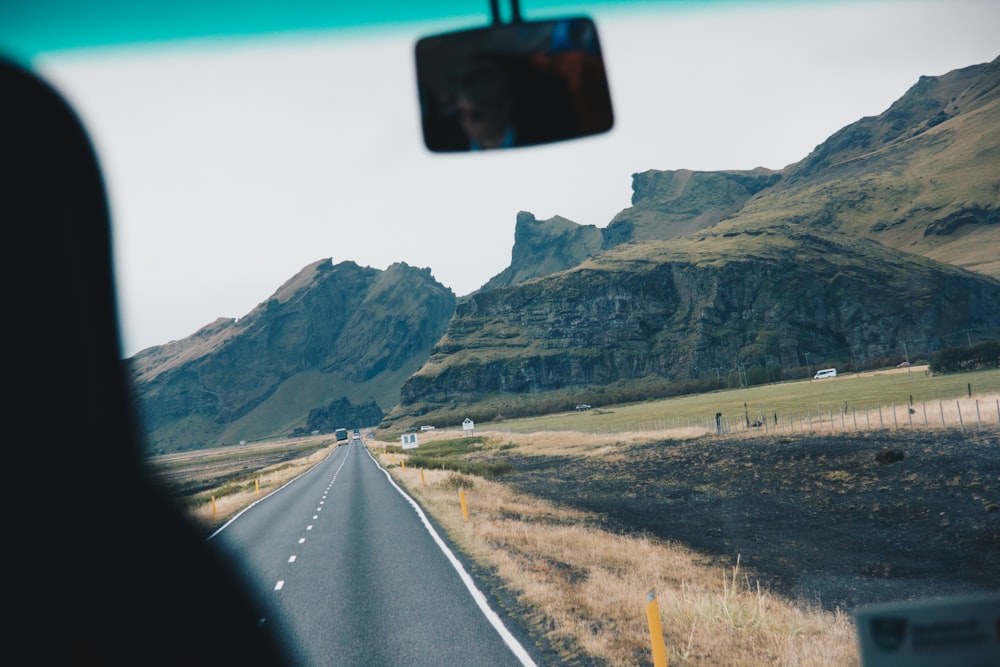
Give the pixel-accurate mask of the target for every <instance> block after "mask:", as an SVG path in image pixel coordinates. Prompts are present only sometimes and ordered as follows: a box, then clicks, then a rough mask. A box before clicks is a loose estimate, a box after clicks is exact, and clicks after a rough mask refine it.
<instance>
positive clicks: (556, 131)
mask: <svg viewBox="0 0 1000 667" xmlns="http://www.w3.org/2000/svg"><path fill="white" fill-rule="evenodd" d="M416 66H417V90H418V93H419V97H420V100H419V101H420V115H421V120H422V124H423V133H424V144H425V145H426V146H427V148H428V149H429V150H431V151H433V152H438V153H441V152H460V151H470V150H484V149H491V148H513V147H518V146H535V145H539V144H547V143H552V142H556V141H564V140H568V139H577V138H580V137H587V136H591V135H595V134H601V133H603V132H607V131H608V130H610V129H611V127H612V126H613V124H614V116H613V114H612V110H611V93H610V90H609V88H608V80H607V75H606V73H605V70H604V59H603V57H602V55H601V47H600V43H599V41H598V38H597V27H596V26H595V25H594V22H593V21H592V20H591V19H589V18H586V17H572V18H561V19H555V20H546V21H521V20H517V21H515V22H512V23H508V24H494V25H492V26H489V27H484V28H474V29H472V30H463V31H459V32H451V33H445V34H441V35H433V36H431V37H425V38H423V39H421V40H420V41H418V42H417V45H416Z"/></svg>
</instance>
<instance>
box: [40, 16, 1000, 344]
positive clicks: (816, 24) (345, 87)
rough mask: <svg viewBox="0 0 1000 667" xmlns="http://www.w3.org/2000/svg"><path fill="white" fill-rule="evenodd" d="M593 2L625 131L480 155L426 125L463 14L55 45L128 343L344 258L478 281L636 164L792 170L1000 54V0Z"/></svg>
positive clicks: (595, 216) (51, 59)
mask: <svg viewBox="0 0 1000 667" xmlns="http://www.w3.org/2000/svg"><path fill="white" fill-rule="evenodd" d="M589 13H590V14H591V15H592V16H593V17H594V19H595V21H596V22H597V25H598V29H599V31H600V35H601V41H602V46H603V48H604V52H605V59H606V62H607V65H608V70H609V77H610V81H611V87H612V95H613V99H614V107H615V115H616V126H615V129H614V130H612V132H610V133H609V134H607V135H604V136H601V137H596V138H591V139H586V140H581V141H579V142H573V143H568V144H560V145H555V146H550V147H540V148H533V149H522V150H517V151H509V152H503V153H486V154H480V155H432V154H429V153H427V152H426V150H425V149H424V148H423V143H422V140H421V137H420V130H419V124H418V116H417V108H416V92H415V86H414V81H413V79H414V72H413V62H412V50H413V44H414V42H415V40H416V38H417V37H419V36H420V35H422V34H427V33H430V32H435V31H438V30H439V29H441V28H444V27H448V28H453V27H456V26H454V25H448V26H442V25H441V24H436V25H430V24H428V25H416V26H414V25H411V26H407V27H405V28H401V29H398V30H396V31H394V32H391V31H387V30H385V29H382V30H380V31H378V32H375V31H371V30H368V31H349V32H347V31H337V32H329V33H308V34H298V35H285V36H283V37H280V38H278V37H271V38H258V39H256V40H245V41H234V40H228V41H225V42H218V43H213V42H209V41H198V42H187V43H185V44H183V45H172V46H160V47H157V48H152V47H145V48H141V49H136V48H131V49H126V48H121V47H119V48H105V49H101V50H91V51H86V52H82V51H77V52H64V53H58V54H49V55H46V56H44V57H41V58H39V59H38V60H37V61H36V66H37V68H38V69H39V70H40V71H41V72H42V73H43V75H45V76H47V77H48V78H49V80H50V81H52V82H53V83H54V84H55V85H56V86H57V88H59V89H60V90H61V91H62V92H63V93H64V94H65V95H66V96H67V97H68V98H69V100H70V101H71V103H73V104H74V105H75V106H76V108H77V110H78V111H79V112H80V114H81V116H82V118H83V120H84V123H85V125H87V127H88V128H89V130H90V132H91V134H92V138H93V140H94V143H95V144H96V147H97V151H98V155H99V157H100V159H101V162H102V167H103V169H104V173H105V177H106V181H107V187H108V194H109V197H110V201H111V208H112V215H113V221H114V222H113V224H114V230H113V231H114V239H115V254H116V260H115V261H116V270H117V277H118V297H119V303H120V307H121V311H122V328H123V337H124V347H125V349H124V352H125V354H126V355H129V356H131V355H132V354H134V353H135V352H137V351H139V350H141V349H144V348H146V347H149V346H152V345H158V344H163V343H166V342H168V341H170V340H174V339H180V338H183V337H185V336H188V335H190V334H192V333H194V332H195V331H196V330H197V329H199V328H200V327H201V326H203V325H205V324H207V323H209V322H211V321H212V320H214V319H215V318H217V317H241V316H243V315H245V314H246V313H248V312H249V311H250V310H251V309H253V308H254V307H255V306H256V305H257V304H258V303H260V302H261V301H264V300H266V299H267V298H268V297H269V296H270V295H271V294H272V293H273V292H274V291H275V290H276V289H277V288H278V287H279V286H280V285H281V284H282V283H283V282H284V281H285V280H287V279H288V278H290V277H291V276H293V275H294V274H295V273H296V272H298V271H299V270H300V269H301V268H303V267H304V266H305V265H307V264H309V263H311V262H314V261H316V260H318V259H322V258H324V257H332V258H333V260H334V262H340V261H344V260H353V261H355V262H357V263H358V264H361V265H363V266H372V267H375V268H379V269H384V268H386V267H387V266H388V265H390V264H392V263H393V262H397V261H402V262H406V263H408V264H411V265H414V266H419V267H430V268H431V269H432V271H433V274H434V276H435V277H436V278H437V279H438V280H439V281H440V282H441V283H443V284H444V285H446V286H448V287H450V288H451V289H452V290H454V291H455V293H456V294H457V295H459V296H461V295H465V294H468V293H469V292H472V291H473V290H475V289H477V288H478V287H480V286H481V285H482V284H483V283H485V282H486V281H487V280H489V279H490V278H491V277H492V276H494V275H496V274H497V273H499V272H500V271H501V270H503V269H504V268H505V267H506V266H507V265H508V263H509V261H510V251H511V247H512V246H513V241H514V219H515V216H516V214H517V212H518V211H520V210H525V211H530V212H532V213H534V214H535V215H536V216H537V217H538V218H539V219H544V218H548V217H551V216H553V215H562V216H564V217H567V218H570V219H571V220H574V221H576V222H578V223H581V224H594V225H598V226H601V227H603V226H605V225H606V224H607V223H608V222H609V221H610V219H611V218H612V217H613V216H614V215H615V214H616V213H618V212H619V211H621V210H622V209H624V208H626V207H628V206H629V204H630V197H631V175H632V174H633V173H635V172H640V171H644V170H647V169H681V168H687V169H694V170H717V169H751V168H753V167H756V166H764V167H770V168H774V169H779V168H781V167H784V166H786V165H787V164H790V163H792V162H796V161H798V160H800V159H802V158H803V157H805V155H806V154H807V153H808V152H809V151H810V150H812V149H813V148H814V147H815V146H816V145H817V144H819V143H820V142H822V141H823V140H825V139H826V138H827V137H828V136H829V135H830V134H832V133H833V132H835V131H836V130H838V129H840V128H841V127H843V126H845V125H847V124H849V123H851V122H854V121H856V120H858V119H859V118H861V117H863V116H871V115H875V114H878V113H880V112H882V111H884V110H885V109H886V108H887V107H888V106H889V105H890V104H891V103H892V102H893V101H894V100H896V99H897V98H898V97H900V96H901V95H902V94H903V93H904V92H905V91H906V90H907V89H908V88H909V87H910V86H911V85H912V84H913V83H915V82H916V80H917V78H918V77H919V76H920V75H923V74H928V75H939V74H944V73H946V72H948V71H950V70H952V69H955V68H959V67H965V66H967V65H973V64H977V63H982V62H988V61H991V60H993V59H994V58H996V57H997V56H998V55H1000V38H998V35H1000V3H998V2H996V1H995V0H975V1H971V0H933V1H926V2H920V1H916V2H913V1H911V2H901V1H875V0H867V1H864V2H855V1H840V2H831V3H829V4H827V5H815V4H813V5H808V6H796V5H794V4H787V3H775V4H771V3H767V4H764V3H762V4H759V5H756V6H754V7H752V8H746V7H744V8H740V7H739V6H731V7H728V8H726V9H725V11H721V10H719V9H698V8H697V7H695V6H686V7H683V8H681V7H673V8H671V7H669V6H662V7H661V8H659V9H655V10H653V9H650V8H649V6H646V7H645V9H644V11H643V12H642V13H640V12H639V11H637V10H627V9H621V8H618V9H616V10H613V11H611V12H608V13H602V12H599V11H591V12H589ZM528 16H529V18H531V15H530V14H529V15H528Z"/></svg>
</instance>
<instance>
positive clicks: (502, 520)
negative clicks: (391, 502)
mask: <svg viewBox="0 0 1000 667" xmlns="http://www.w3.org/2000/svg"><path fill="white" fill-rule="evenodd" d="M491 435H496V436H498V437H501V438H504V439H513V438H515V437H516V438H517V439H518V440H522V439H523V440H524V441H525V442H524V444H522V445H521V446H522V447H523V448H524V449H525V450H526V451H527V450H530V449H532V448H535V449H545V450H546V451H547V452H548V453H552V452H553V451H563V452H568V451H572V452H573V453H575V454H580V453H587V452H588V448H589V451H592V452H596V451H597V448H598V447H599V445H598V444H597V443H598V441H597V440H595V441H594V442H584V441H582V440H581V439H579V438H576V437H574V438H573V439H572V441H573V444H569V443H568V442H567V440H566V438H565V435H564V436H563V438H562V439H561V440H558V439H556V440H553V441H551V442H545V441H543V439H549V438H554V437H555V435H554V434H546V435H544V436H543V435H541V434H538V437H537V438H536V439H535V440H534V441H533V442H530V443H529V442H527V441H528V440H531V438H530V437H528V436H517V435H515V434H491ZM648 435H649V434H642V436H643V437H645V436H648ZM508 436H509V437H508ZM603 442H604V443H605V444H606V442H607V441H606V439H605V440H604V441H603ZM402 460H405V456H402V455H400V454H398V453H393V454H389V455H383V461H382V462H383V464H384V465H387V466H388V467H389V469H390V471H391V473H392V474H393V475H394V476H395V478H396V479H398V480H399V481H400V482H401V483H402V484H403V485H404V486H405V487H406V488H407V489H408V491H409V492H410V493H411V494H412V495H413V496H414V497H415V498H417V499H418V500H419V502H420V503H421V504H422V505H423V506H424V508H425V509H426V510H427V511H428V512H429V513H430V514H431V515H432V516H434V517H435V519H436V520H437V521H438V523H439V524H441V526H442V527H443V528H444V530H446V531H447V533H448V534H449V536H450V537H451V539H452V540H453V541H454V542H455V543H456V544H457V545H458V546H459V548H461V549H462V550H463V551H464V552H466V553H467V554H468V555H469V556H470V557H471V558H473V559H474V560H476V561H477V562H479V563H481V564H483V565H486V566H489V567H492V568H493V569H495V571H496V573H497V575H498V576H499V577H500V578H501V579H502V580H503V581H504V582H505V583H506V585H507V586H508V587H509V588H510V589H511V590H512V591H515V592H516V594H517V595H518V596H519V598H520V600H521V602H522V603H523V604H525V605H526V606H528V607H529V608H531V609H533V610H534V611H535V613H536V615H537V616H536V618H535V621H536V622H537V623H538V624H539V625H540V627H542V628H545V629H546V630H547V632H548V634H549V636H550V638H551V639H552V640H553V644H554V645H556V646H565V647H572V646H577V647H579V648H580V649H582V650H583V651H585V652H586V653H587V654H589V655H591V656H594V657H597V658H600V659H602V660H604V661H606V662H607V663H608V664H610V665H637V664H650V663H651V651H650V638H649V629H648V626H647V624H646V617H645V594H646V591H648V590H649V589H651V588H655V589H656V591H657V594H658V599H659V609H660V614H661V618H662V622H663V628H664V636H665V641H666V645H667V649H668V657H669V661H670V664H671V665H720V666H721V665H725V666H727V667H731V666H742V665H748V666H755V665H803V666H805V665H817V666H819V665H831V664H836V665H857V664H858V663H859V657H858V654H857V648H856V645H855V639H854V628H853V624H852V622H851V620H850V618H849V617H848V616H846V615H844V614H837V613H829V612H825V611H823V610H820V609H811V608H804V607H802V606H800V605H797V604H793V603H791V602H788V601H786V600H784V599H781V598H779V597H777V596H774V595H771V594H770V593H768V592H767V591H766V590H762V589H761V588H760V587H759V586H758V585H757V582H756V581H755V580H754V579H753V577H752V575H751V574H749V573H747V572H744V571H743V570H742V569H740V568H739V566H738V565H737V567H736V568H733V569H732V570H726V569H723V568H720V567H717V566H713V565H710V564H707V563H705V562H704V561H703V560H702V559H701V558H700V557H699V556H698V555H697V554H696V553H694V552H691V551H690V550H688V549H686V548H683V547H681V546H679V545H675V544H670V543H666V542H662V541H659V540H655V539H650V538H640V537H627V536H623V535H616V534H612V533H609V532H606V531H602V530H599V529H598V528H596V527H595V521H594V517H592V516H590V515H588V514H586V513H584V512H580V511H576V510H571V509H566V508H561V507H557V506H554V505H552V504H550V503H548V502H546V501H543V500H540V499H538V498H535V497H531V496H527V495H523V494H518V493H514V492H513V491H512V490H511V489H510V488H508V487H506V486H504V485H503V484H502V483H498V482H493V481H488V480H483V479H481V478H473V477H468V476H464V475H459V474H457V473H452V472H445V471H441V470H424V471H423V472H422V473H421V471H420V470H418V469H414V468H411V467H404V466H402V465H397V464H398V463H399V462H401V461H402ZM459 488H463V489H464V494H465V497H466V502H467V506H468V510H469V517H470V518H469V520H468V521H466V520H464V518H463V515H462V511H461V507H460V502H459ZM567 650H572V649H569V648H567Z"/></svg>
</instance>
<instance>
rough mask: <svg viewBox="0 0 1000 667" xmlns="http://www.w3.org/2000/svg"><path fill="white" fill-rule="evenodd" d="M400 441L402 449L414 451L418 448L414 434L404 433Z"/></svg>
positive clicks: (418, 444)
mask: <svg viewBox="0 0 1000 667" xmlns="http://www.w3.org/2000/svg"><path fill="white" fill-rule="evenodd" d="M401 440H402V442H403V449H416V448H417V447H419V446H420V443H419V442H418V441H417V434H416V433H404V434H403V437H402V438H401Z"/></svg>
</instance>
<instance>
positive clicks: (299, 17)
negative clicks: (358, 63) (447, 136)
mask: <svg viewBox="0 0 1000 667" xmlns="http://www.w3.org/2000/svg"><path fill="white" fill-rule="evenodd" d="M739 1H740V0H659V1H658V2H650V1H647V2H641V1H639V2H637V1H636V0H600V1H598V2H590V3H586V2H582V3H581V2H565V1H563V2H558V1H554V0H537V1H532V0H521V2H520V9H521V14H522V16H523V17H524V18H527V19H531V18H535V17H536V16H538V15H544V16H553V15H554V14H555V13H566V14H580V13H587V12H589V11H593V10H596V9H597V8H599V7H608V6H619V7H631V8H635V7H655V6H661V7H663V6H670V5H708V4H731V3H732V2H739ZM744 1H746V0H744ZM501 6H502V7H507V6H508V3H507V2H504V1H503V0H501ZM452 17H468V18H470V19H476V17H478V21H473V22H472V23H473V24H476V23H479V24H481V25H486V24H487V23H488V22H489V19H490V2H489V0H427V1H424V2H414V1H413V0H381V1H379V2H372V1H371V0H240V1H239V2H237V1H235V0H3V2H0V55H6V56H8V57H13V58H17V59H21V60H25V61H30V60H31V59H33V58H34V57H35V56H36V55H39V54H43V53H47V52H52V51H64V50H71V49H78V48H86V47H101V46H114V45H125V44H137V43H148V42H162V41H169V40H179V39H190V38H202V37H239V36H252V35H264V34H272V33H280V32H287V31H299V30H327V29H338V28H356V27H374V26H379V25H394V24H395V25H399V24H406V23H412V22H418V21H436V20H440V19H448V18H452Z"/></svg>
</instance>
